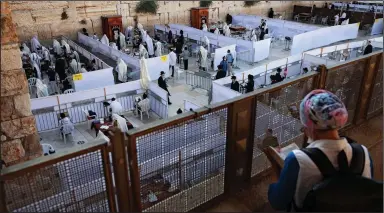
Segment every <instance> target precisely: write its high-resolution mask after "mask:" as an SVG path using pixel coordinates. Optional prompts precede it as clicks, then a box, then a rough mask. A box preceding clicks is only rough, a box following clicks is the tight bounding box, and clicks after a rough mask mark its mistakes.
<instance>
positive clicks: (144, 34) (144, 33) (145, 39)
mask: <svg viewBox="0 0 384 213" xmlns="http://www.w3.org/2000/svg"><path fill="white" fill-rule="evenodd" d="M140 31H141V40H142V41H143V42H146V41H147V37H148V34H147V32H146V31H145V30H140Z"/></svg>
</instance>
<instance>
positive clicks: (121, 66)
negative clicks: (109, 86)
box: [117, 58, 127, 82]
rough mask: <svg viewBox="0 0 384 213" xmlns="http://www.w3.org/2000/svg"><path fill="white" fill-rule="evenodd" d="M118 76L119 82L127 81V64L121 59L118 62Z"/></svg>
mask: <svg viewBox="0 0 384 213" xmlns="http://www.w3.org/2000/svg"><path fill="white" fill-rule="evenodd" d="M117 74H118V75H117V76H118V79H119V81H121V82H126V81H127V64H125V62H124V61H123V60H122V59H121V58H119V60H118V61H117Z"/></svg>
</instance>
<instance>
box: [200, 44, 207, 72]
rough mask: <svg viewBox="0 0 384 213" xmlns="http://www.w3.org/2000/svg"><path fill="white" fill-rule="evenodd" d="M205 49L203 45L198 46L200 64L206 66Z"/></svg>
mask: <svg viewBox="0 0 384 213" xmlns="http://www.w3.org/2000/svg"><path fill="white" fill-rule="evenodd" d="M207 54H208V53H207V50H206V49H204V47H203V46H200V57H201V58H200V66H201V67H206V66H207Z"/></svg>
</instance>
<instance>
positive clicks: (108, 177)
mask: <svg viewBox="0 0 384 213" xmlns="http://www.w3.org/2000/svg"><path fill="white" fill-rule="evenodd" d="M107 148H108V144H106V145H105V146H103V148H102V149H101V154H102V159H103V161H102V162H103V169H104V175H105V183H106V189H107V195H108V205H109V210H110V211H111V212H117V211H116V200H115V193H114V192H115V190H114V187H113V181H112V173H111V162H110V161H109V153H108V149H107Z"/></svg>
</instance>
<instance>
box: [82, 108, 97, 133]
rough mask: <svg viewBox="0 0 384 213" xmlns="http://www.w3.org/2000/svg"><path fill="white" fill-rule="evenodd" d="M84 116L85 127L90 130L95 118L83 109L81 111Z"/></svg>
mask: <svg viewBox="0 0 384 213" xmlns="http://www.w3.org/2000/svg"><path fill="white" fill-rule="evenodd" d="M82 111H83V113H84V115H85V119H86V120H87V126H88V129H91V124H92V122H93V121H94V120H95V119H96V116H95V115H94V116H90V115H89V113H88V111H87V110H85V109H82Z"/></svg>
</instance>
